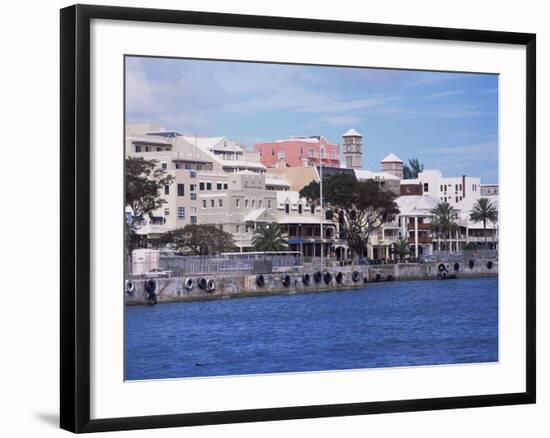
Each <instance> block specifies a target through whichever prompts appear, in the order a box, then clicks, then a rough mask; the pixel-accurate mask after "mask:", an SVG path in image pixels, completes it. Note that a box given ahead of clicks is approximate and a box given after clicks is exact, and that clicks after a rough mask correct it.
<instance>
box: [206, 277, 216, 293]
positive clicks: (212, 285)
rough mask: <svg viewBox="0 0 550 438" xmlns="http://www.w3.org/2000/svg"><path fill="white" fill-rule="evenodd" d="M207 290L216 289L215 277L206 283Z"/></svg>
mask: <svg viewBox="0 0 550 438" xmlns="http://www.w3.org/2000/svg"><path fill="white" fill-rule="evenodd" d="M206 290H207V291H208V292H212V291H214V290H216V282H215V281H214V280H213V279H210V280H208V282H207V283H206Z"/></svg>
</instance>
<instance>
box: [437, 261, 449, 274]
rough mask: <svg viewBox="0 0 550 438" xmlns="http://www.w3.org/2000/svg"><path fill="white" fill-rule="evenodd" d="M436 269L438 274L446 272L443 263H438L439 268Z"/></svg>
mask: <svg viewBox="0 0 550 438" xmlns="http://www.w3.org/2000/svg"><path fill="white" fill-rule="evenodd" d="M437 269H439V272H443V271H446V270H447V268H446V267H445V265H444V264H443V263H440V264H439V266H438V267H437Z"/></svg>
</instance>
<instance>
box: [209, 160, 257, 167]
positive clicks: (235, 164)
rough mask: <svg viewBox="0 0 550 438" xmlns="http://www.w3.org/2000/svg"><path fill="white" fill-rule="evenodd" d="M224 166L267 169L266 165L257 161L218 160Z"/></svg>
mask: <svg viewBox="0 0 550 438" xmlns="http://www.w3.org/2000/svg"><path fill="white" fill-rule="evenodd" d="M217 161H218V162H219V163H220V164H221V165H222V166H226V167H242V168H245V169H246V168H247V167H250V168H254V169H266V167H265V166H264V165H263V164H262V163H259V162H256V161H241V160H222V159H218V160H217Z"/></svg>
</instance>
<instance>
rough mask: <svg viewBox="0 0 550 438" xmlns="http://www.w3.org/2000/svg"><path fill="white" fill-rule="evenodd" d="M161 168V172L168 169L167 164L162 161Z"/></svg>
mask: <svg viewBox="0 0 550 438" xmlns="http://www.w3.org/2000/svg"><path fill="white" fill-rule="evenodd" d="M161 167H162V170H166V169H168V164H166V162H165V161H163V162H162V163H161Z"/></svg>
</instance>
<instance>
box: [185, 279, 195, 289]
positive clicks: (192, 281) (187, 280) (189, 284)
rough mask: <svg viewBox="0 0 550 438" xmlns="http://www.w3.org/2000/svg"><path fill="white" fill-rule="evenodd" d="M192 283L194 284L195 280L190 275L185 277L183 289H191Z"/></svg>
mask: <svg viewBox="0 0 550 438" xmlns="http://www.w3.org/2000/svg"><path fill="white" fill-rule="evenodd" d="M194 285H195V280H193V279H192V278H191V277H187V278H186V279H185V289H187V290H191V289H193V286H194Z"/></svg>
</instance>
